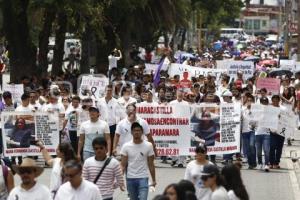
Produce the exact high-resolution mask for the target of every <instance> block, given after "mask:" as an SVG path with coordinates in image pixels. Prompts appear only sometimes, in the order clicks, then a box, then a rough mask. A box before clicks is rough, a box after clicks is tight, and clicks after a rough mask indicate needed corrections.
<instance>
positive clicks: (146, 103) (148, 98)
mask: <svg viewBox="0 0 300 200" xmlns="http://www.w3.org/2000/svg"><path fill="white" fill-rule="evenodd" d="M145 94H146V101H143V102H141V103H140V105H142V106H159V104H158V103H157V102H155V101H153V93H152V91H151V90H150V89H148V90H147V91H146V92H145Z"/></svg>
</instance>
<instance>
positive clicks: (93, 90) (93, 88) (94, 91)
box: [91, 87, 97, 98]
mask: <svg viewBox="0 0 300 200" xmlns="http://www.w3.org/2000/svg"><path fill="white" fill-rule="evenodd" d="M96 91H97V88H96V87H91V93H92V95H93V96H94V97H95V98H96V96H95V93H96Z"/></svg>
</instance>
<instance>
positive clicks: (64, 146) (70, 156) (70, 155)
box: [58, 142, 78, 162]
mask: <svg viewBox="0 0 300 200" xmlns="http://www.w3.org/2000/svg"><path fill="white" fill-rule="evenodd" d="M58 149H59V151H60V152H61V153H62V154H63V155H64V162H67V161H69V160H77V159H78V158H77V156H76V154H75V151H74V149H73V147H72V146H71V144H70V143H67V142H62V143H60V144H59V145H58Z"/></svg>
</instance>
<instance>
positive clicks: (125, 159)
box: [121, 122, 156, 200]
mask: <svg viewBox="0 0 300 200" xmlns="http://www.w3.org/2000/svg"><path fill="white" fill-rule="evenodd" d="M143 132H144V130H143V127H142V126H141V125H140V124H139V123H138V122H134V123H133V124H132V125H131V134H132V138H133V139H132V141H130V142H127V143H125V144H124V145H123V147H122V149H121V156H122V158H121V167H122V172H123V173H125V174H126V182H127V184H126V185H127V190H128V194H129V197H130V199H131V200H138V199H147V196H148V188H149V183H148V177H149V175H148V170H149V171H150V175H151V178H152V183H151V185H152V186H153V187H155V186H156V176H155V166H154V151H153V146H152V144H151V143H150V142H147V141H145V140H144V139H143V138H142V136H143Z"/></svg>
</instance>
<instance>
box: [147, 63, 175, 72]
mask: <svg viewBox="0 0 300 200" xmlns="http://www.w3.org/2000/svg"><path fill="white" fill-rule="evenodd" d="M168 66H169V65H168V64H163V65H162V67H161V70H164V71H166V70H168ZM157 67H158V64H152V63H146V64H145V69H144V74H154V73H155V70H156V69H157Z"/></svg>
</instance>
